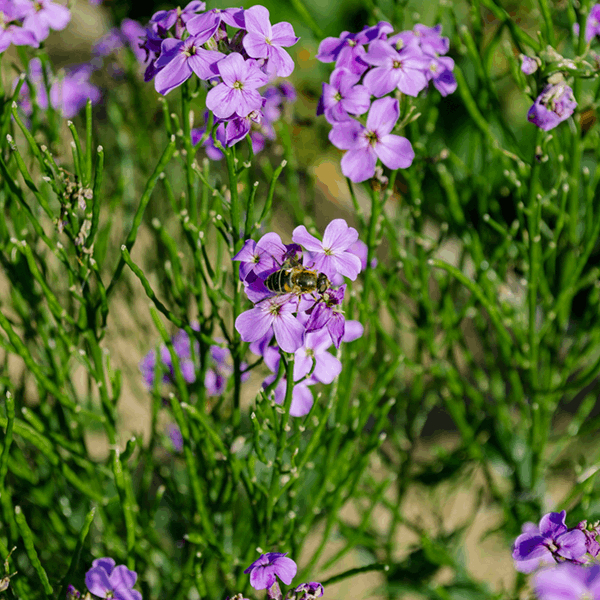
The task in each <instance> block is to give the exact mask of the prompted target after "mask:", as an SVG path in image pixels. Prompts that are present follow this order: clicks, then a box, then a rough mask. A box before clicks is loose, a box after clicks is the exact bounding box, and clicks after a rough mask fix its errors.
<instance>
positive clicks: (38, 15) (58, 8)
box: [23, 0, 71, 42]
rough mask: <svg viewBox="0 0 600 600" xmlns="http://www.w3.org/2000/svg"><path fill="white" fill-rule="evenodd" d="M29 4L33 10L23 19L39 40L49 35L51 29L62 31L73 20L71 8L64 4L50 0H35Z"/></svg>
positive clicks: (25, 25)
mask: <svg viewBox="0 0 600 600" xmlns="http://www.w3.org/2000/svg"><path fill="white" fill-rule="evenodd" d="M28 4H30V5H31V10H30V11H29V12H28V14H27V16H26V17H25V20H24V21H23V27H24V28H25V29H28V30H29V31H31V32H32V33H33V34H34V35H35V37H36V39H37V41H38V42H41V41H43V40H45V39H46V38H47V37H48V34H49V33H50V29H55V30H57V31H61V30H62V29H64V28H65V27H66V26H67V24H68V23H69V21H70V20H71V13H70V11H69V9H68V8H67V7H66V6H62V4H57V3H56V2H51V1H50V0H35V2H28Z"/></svg>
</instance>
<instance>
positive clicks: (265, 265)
mask: <svg viewBox="0 0 600 600" xmlns="http://www.w3.org/2000/svg"><path fill="white" fill-rule="evenodd" d="M292 240H293V242H294V243H292V244H283V243H282V241H281V238H280V237H279V236H278V235H277V234H276V233H267V234H266V235H264V236H263V237H262V238H261V239H260V240H259V241H258V242H255V241H254V240H247V241H246V243H245V244H244V247H243V248H242V250H240V252H239V253H238V254H237V255H236V256H235V257H234V259H233V260H236V261H240V263H241V264H240V279H241V280H242V281H243V283H244V288H245V291H246V295H247V296H248V298H249V299H250V300H251V301H252V302H254V308H252V309H250V310H248V311H246V312H244V313H242V314H241V315H239V316H238V318H237V319H236V322H235V327H236V329H237V330H238V332H239V333H240V335H241V338H242V340H244V341H246V342H252V343H251V345H250V350H251V351H252V352H253V353H254V354H257V355H259V356H262V357H263V359H264V362H265V364H266V365H267V366H268V367H269V368H270V370H271V371H273V375H271V376H269V377H267V378H266V379H265V381H264V383H263V386H264V387H266V388H269V389H270V388H272V387H274V394H275V402H277V403H278V404H282V403H283V401H284V398H285V394H286V389H287V382H286V379H285V377H282V378H279V379H277V375H276V374H277V373H278V372H279V361H280V353H279V349H281V350H283V351H284V352H288V353H293V354H294V358H295V360H294V371H293V378H294V387H293V391H292V404H291V408H290V414H291V415H292V416H303V415H306V414H307V413H308V412H309V411H310V409H311V407H312V405H313V395H312V392H311V391H310V389H309V386H311V385H314V384H315V383H325V384H328V383H331V382H332V381H333V380H334V379H335V378H336V377H337V376H338V375H339V374H340V371H341V369H342V365H341V363H340V361H339V360H338V359H337V358H335V357H334V356H333V355H332V354H330V353H329V352H328V349H329V348H330V347H331V346H332V345H334V346H335V347H336V348H339V347H340V344H341V342H342V341H346V342H348V341H352V340H355V339H357V338H359V337H360V336H361V335H362V333H363V328H362V325H361V324H360V323H358V322H356V321H348V322H347V321H346V320H345V318H344V314H343V312H342V309H341V304H342V301H343V299H344V294H345V292H346V285H345V284H343V278H344V277H348V278H350V279H352V280H354V279H356V277H357V276H358V274H359V273H360V271H361V270H362V269H363V268H365V266H366V253H365V252H364V251H363V247H364V244H363V243H362V242H359V241H358V232H357V231H356V230H355V229H353V228H352V227H348V225H347V224H346V222H345V221H344V220H343V219H335V220H333V221H332V222H331V223H329V225H328V226H327V228H326V229H325V234H324V236H323V241H320V240H318V239H317V238H316V237H314V236H313V235H311V234H310V233H308V231H307V230H306V227H304V226H303V225H301V226H300V227H296V229H294V232H293V235H292ZM361 246H362V247H361ZM361 257H362V258H363V259H364V263H365V264H363V261H362V260H361ZM332 282H335V283H336V285H339V287H336V288H334V287H332V285H333V283H332ZM273 336H274V337H275V342H276V345H270V344H271V341H272V339H273Z"/></svg>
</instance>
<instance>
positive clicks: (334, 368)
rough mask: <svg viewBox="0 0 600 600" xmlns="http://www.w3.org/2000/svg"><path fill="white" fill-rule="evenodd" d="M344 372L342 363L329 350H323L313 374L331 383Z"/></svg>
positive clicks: (322, 381) (320, 379)
mask: <svg viewBox="0 0 600 600" xmlns="http://www.w3.org/2000/svg"><path fill="white" fill-rule="evenodd" d="M341 372H342V363H341V362H340V361H339V360H338V359H337V358H336V357H335V356H333V355H332V354H330V353H329V352H323V353H321V354H319V356H318V357H317V365H316V366H315V370H314V371H313V375H314V377H315V378H316V379H318V380H319V381H320V382H321V383H326V384H328V383H331V382H332V381H333V380H334V379H335V378H336V377H337V376H338V375H339V374H340V373H341Z"/></svg>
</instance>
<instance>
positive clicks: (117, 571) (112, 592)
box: [85, 558, 142, 600]
mask: <svg viewBox="0 0 600 600" xmlns="http://www.w3.org/2000/svg"><path fill="white" fill-rule="evenodd" d="M136 579H137V573H136V572H135V571H130V570H129V569H128V568H127V567H126V566H125V565H119V566H118V567H115V561H114V560H113V559H112V558H97V559H96V560H95V561H94V562H93V563H92V568H91V569H90V570H89V571H88V572H87V573H86V574H85V585H86V586H87V588H88V590H89V591H90V592H91V593H92V594H94V596H98V597H99V598H114V599H115V600H142V595H141V594H140V593H139V592H138V591H137V590H134V589H132V588H133V586H134V585H135V581H136Z"/></svg>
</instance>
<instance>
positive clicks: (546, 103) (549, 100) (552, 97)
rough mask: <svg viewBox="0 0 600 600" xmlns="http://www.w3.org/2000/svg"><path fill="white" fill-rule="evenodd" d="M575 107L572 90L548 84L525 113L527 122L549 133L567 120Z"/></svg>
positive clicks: (566, 86) (563, 84)
mask: <svg viewBox="0 0 600 600" xmlns="http://www.w3.org/2000/svg"><path fill="white" fill-rule="evenodd" d="M576 107H577V102H576V101H575V97H574V96H573V90H572V89H571V88H570V87H569V86H568V85H567V84H565V83H556V84H549V85H547V86H546V87H545V88H544V91H543V92H542V93H541V94H540V95H539V96H538V97H537V98H536V99H535V102H534V103H533V106H532V107H531V108H530V109H529V112H528V113H527V120H528V121H529V122H530V123H533V124H534V125H537V126H538V127H539V128H540V129H543V130H544V131H550V129H554V128H555V127H556V126H557V125H558V124H559V123H562V121H565V120H566V119H568V118H569V117H570V116H571V115H572V114H573V111H574V110H575V108H576Z"/></svg>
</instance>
